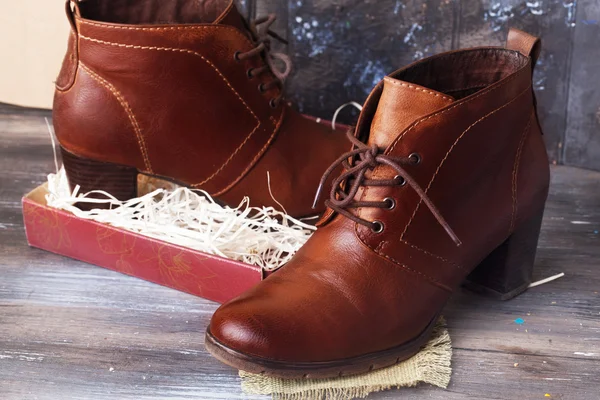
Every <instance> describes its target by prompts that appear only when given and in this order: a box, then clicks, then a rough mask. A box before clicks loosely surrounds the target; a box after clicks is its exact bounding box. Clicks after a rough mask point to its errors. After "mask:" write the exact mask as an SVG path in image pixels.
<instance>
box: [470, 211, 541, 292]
mask: <svg viewBox="0 0 600 400" xmlns="http://www.w3.org/2000/svg"><path fill="white" fill-rule="evenodd" d="M543 215H544V207H541V210H540V211H539V212H537V213H536V214H535V215H534V216H532V217H531V218H530V219H529V220H528V221H525V222H523V223H522V224H521V226H519V227H518V228H517V230H515V231H514V232H513V234H512V235H511V236H510V237H509V238H508V239H507V240H506V241H505V242H504V243H502V244H501V245H500V246H499V247H497V248H496V250H494V251H493V252H492V253H491V254H490V255H488V256H487V258H486V259H485V260H483V261H482V262H481V263H480V264H479V265H478V266H477V268H475V270H474V271H473V272H471V274H470V275H469V276H468V277H467V279H466V282H465V284H464V286H465V287H466V288H467V289H469V290H472V291H474V292H477V293H481V294H485V295H488V296H491V297H495V298H498V299H499V300H510V299H512V298H513V297H516V296H518V295H520V294H521V293H523V292H524V291H526V290H527V288H528V287H529V284H530V283H531V277H532V271H533V264H534V261H535V253H536V250H537V244H538V238H539V235H540V228H541V225H542V217H543Z"/></svg>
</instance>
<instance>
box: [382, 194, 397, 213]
mask: <svg viewBox="0 0 600 400" xmlns="http://www.w3.org/2000/svg"><path fill="white" fill-rule="evenodd" d="M383 201H384V202H386V203H387V204H388V206H387V209H388V210H393V209H394V208H396V200H394V199H392V198H391V197H386V198H385V199H384V200H383Z"/></svg>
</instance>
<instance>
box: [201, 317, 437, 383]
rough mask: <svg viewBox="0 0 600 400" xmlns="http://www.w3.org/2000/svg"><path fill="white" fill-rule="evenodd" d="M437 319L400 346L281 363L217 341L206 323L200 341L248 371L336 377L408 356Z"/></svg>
mask: <svg viewBox="0 0 600 400" xmlns="http://www.w3.org/2000/svg"><path fill="white" fill-rule="evenodd" d="M437 320H438V316H437V315H436V316H435V318H434V319H433V320H432V321H431V322H430V323H429V325H428V326H427V327H426V328H425V330H424V331H423V332H421V333H420V334H419V336H417V337H416V338H415V339H412V340H411V341H410V342H407V343H404V344H402V345H400V346H397V347H393V348H391V349H387V350H382V351H378V352H374V353H369V354H365V355H361V356H357V357H350V358H344V359H339V360H333V361H319V362H284V361H278V360H271V359H266V358H262V357H256V356H252V355H249V354H245V353H242V352H239V351H237V350H234V349H231V348H229V347H227V346H226V345H224V344H223V343H221V342H219V341H218V340H217V339H216V338H215V337H214V336H213V335H212V333H211V332H210V326H209V327H208V329H207V330H206V336H205V341H204V344H205V346H206V349H207V350H208V351H209V352H210V353H211V354H212V355H213V356H214V357H215V358H216V359H218V360H219V361H221V362H223V363H225V364H227V365H229V366H231V367H233V368H236V369H238V370H242V371H246V372H249V373H252V374H257V375H265V376H272V377H277V378H285V379H323V378H338V377H341V376H348V375H354V374H362V373H366V372H370V371H373V370H376V369H381V368H386V367H390V366H392V365H396V364H398V363H400V362H402V361H405V360H407V359H409V358H411V357H412V356H414V355H415V354H417V353H418V352H419V351H420V350H421V349H422V348H423V347H424V346H425V345H426V344H427V342H428V341H429V338H430V336H431V332H432V331H433V328H434V327H435V325H436V322H437Z"/></svg>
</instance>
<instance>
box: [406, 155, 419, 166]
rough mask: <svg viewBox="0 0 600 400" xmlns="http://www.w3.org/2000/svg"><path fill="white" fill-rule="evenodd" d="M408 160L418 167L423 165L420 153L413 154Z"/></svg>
mask: <svg viewBox="0 0 600 400" xmlns="http://www.w3.org/2000/svg"><path fill="white" fill-rule="evenodd" d="M408 159H409V160H410V162H411V164H413V165H418V164H420V163H421V155H420V154H419V153H412V154H411V155H410V156H408Z"/></svg>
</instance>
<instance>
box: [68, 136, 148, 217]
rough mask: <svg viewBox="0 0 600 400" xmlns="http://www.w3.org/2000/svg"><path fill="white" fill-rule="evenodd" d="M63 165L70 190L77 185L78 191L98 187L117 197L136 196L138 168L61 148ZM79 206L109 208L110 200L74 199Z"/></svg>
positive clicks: (121, 198)
mask: <svg viewBox="0 0 600 400" xmlns="http://www.w3.org/2000/svg"><path fill="white" fill-rule="evenodd" d="M60 150H61V154H62V159H63V165H64V167H65V172H66V173H67V178H68V179H69V185H70V186H71V190H73V189H74V188H75V186H77V185H79V186H80V190H79V193H82V194H84V193H88V192H91V191H93V190H101V191H104V192H107V193H110V194H111V195H113V196H114V197H116V198H117V199H119V200H129V199H132V198H135V197H137V169H136V168H134V167H127V166H124V165H119V164H112V163H107V162H102V161H94V160H90V159H88V158H84V157H79V156H76V155H75V154H73V153H70V152H69V151H67V150H65V149H64V148H62V147H61V148H60ZM90 197H93V198H99V199H104V198H106V197H105V196H102V195H95V196H90ZM76 206H77V207H79V208H80V209H82V210H90V209H92V208H109V207H110V205H109V204H91V203H77V204H76Z"/></svg>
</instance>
